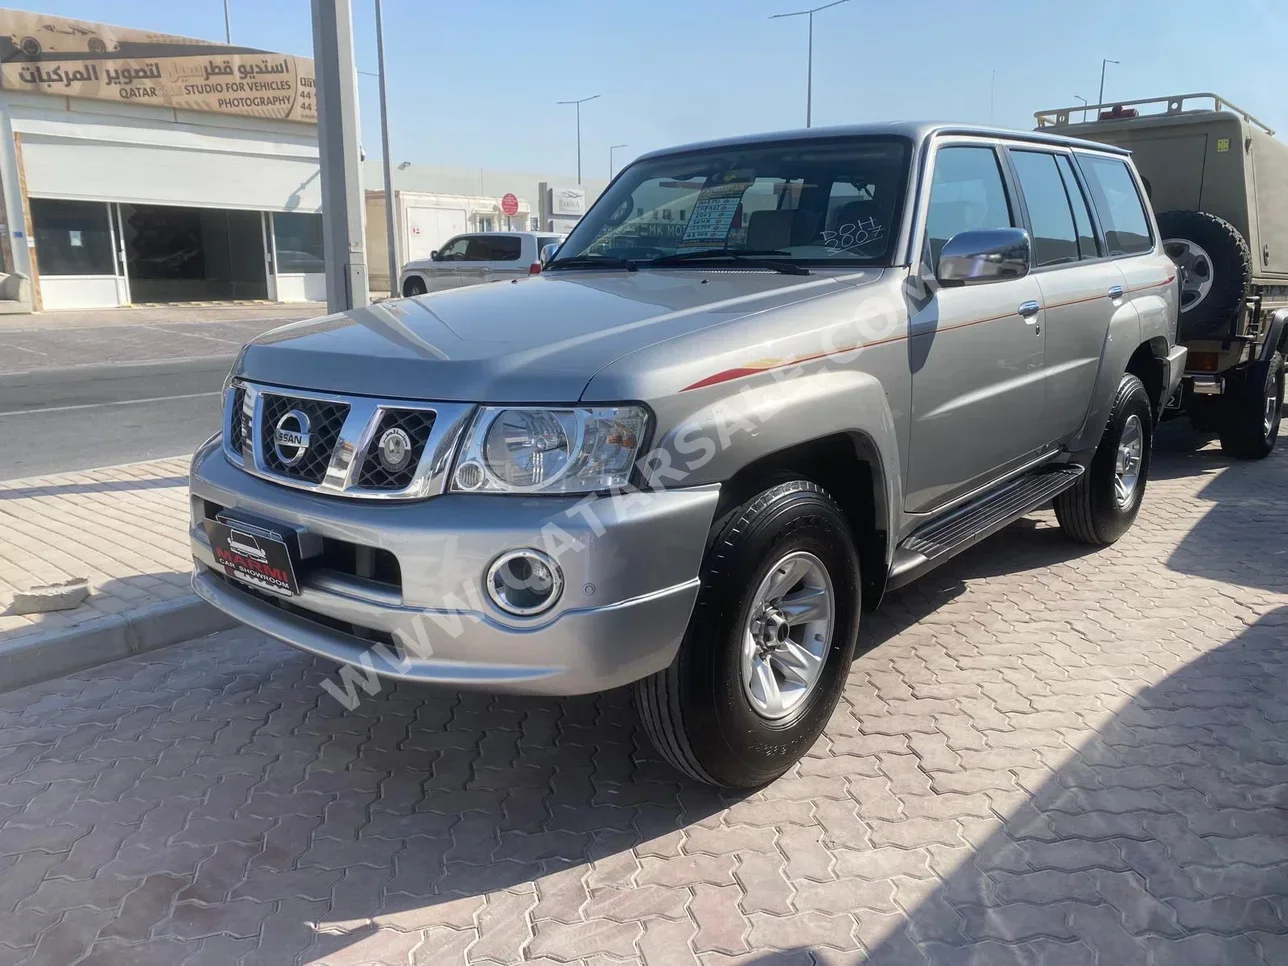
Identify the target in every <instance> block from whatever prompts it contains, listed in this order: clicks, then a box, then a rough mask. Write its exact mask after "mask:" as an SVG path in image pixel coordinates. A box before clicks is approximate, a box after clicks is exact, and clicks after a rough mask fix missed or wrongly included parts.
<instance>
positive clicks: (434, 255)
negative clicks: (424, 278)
mask: <svg viewBox="0 0 1288 966" xmlns="http://www.w3.org/2000/svg"><path fill="white" fill-rule="evenodd" d="M429 260H430V261H431V262H436V261H438V249H437V248H435V249H434V250H433V251H432V252H430V253H429Z"/></svg>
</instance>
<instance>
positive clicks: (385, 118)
mask: <svg viewBox="0 0 1288 966" xmlns="http://www.w3.org/2000/svg"><path fill="white" fill-rule="evenodd" d="M376 70H377V71H379V74H380V154H381V164H382V166H383V167H384V169H385V247H386V251H387V254H388V262H389V294H390V295H392V296H393V297H394V298H397V297H398V296H399V295H401V294H402V293H401V292H399V291H398V276H399V274H400V273H401V271H402V261H401V260H400V259H399V258H398V231H397V228H396V227H395V225H396V222H395V219H396V218H397V216H398V215H397V211H396V210H395V208H394V172H393V167H392V165H393V162H392V161H391V160H390V156H389V100H388V97H387V96H386V94H385V18H384V13H383V12H382V11H381V9H380V0H376Z"/></svg>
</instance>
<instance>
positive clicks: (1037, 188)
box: [1011, 150, 1078, 268]
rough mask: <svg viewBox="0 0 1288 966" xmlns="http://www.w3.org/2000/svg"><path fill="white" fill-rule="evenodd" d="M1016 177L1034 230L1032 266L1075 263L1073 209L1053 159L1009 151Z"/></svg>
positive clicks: (1076, 247)
mask: <svg viewBox="0 0 1288 966" xmlns="http://www.w3.org/2000/svg"><path fill="white" fill-rule="evenodd" d="M1011 160H1012V161H1013V162H1015V173H1016V174H1017V175H1018V176H1019V179H1020V190H1021V191H1022V192H1024V204H1025V206H1026V207H1027V208H1028V210H1029V224H1030V225H1031V226H1032V228H1033V264H1034V265H1035V266H1037V267H1039V268H1040V267H1041V266H1043V265H1062V264H1065V263H1068V262H1076V261H1077V260H1078V235H1077V232H1076V231H1075V229H1074V227H1073V209H1072V208H1070V207H1069V196H1068V194H1066V193H1065V190H1064V181H1063V180H1062V179H1061V178H1060V169H1059V168H1057V167H1056V164H1055V155H1054V154H1047V153H1046V152H1045V151H1016V150H1012V151H1011Z"/></svg>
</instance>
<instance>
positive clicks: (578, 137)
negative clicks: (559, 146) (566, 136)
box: [555, 94, 599, 184]
mask: <svg viewBox="0 0 1288 966" xmlns="http://www.w3.org/2000/svg"><path fill="white" fill-rule="evenodd" d="M598 96H599V95H598V94H591V95H590V97H583V98H580V99H578V100H575V101H555V103H556V104H575V105H576V107H577V184H581V105H583V104H585V103H586V102H587V101H593V100H594V99H595V98H597V97H598Z"/></svg>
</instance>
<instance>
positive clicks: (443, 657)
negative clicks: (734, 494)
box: [190, 441, 719, 695]
mask: <svg viewBox="0 0 1288 966" xmlns="http://www.w3.org/2000/svg"><path fill="white" fill-rule="evenodd" d="M191 494H192V500H191V505H192V521H191V531H190V537H191V543H192V552H193V559H194V563H195V572H194V575H193V589H194V590H195V591H196V592H197V593H198V594H199V595H200V596H201V597H203V598H204V599H205V600H207V601H209V602H210V603H211V604H213V605H214V606H215V607H217V608H219V609H220V610H222V611H224V612H225V613H227V614H230V615H231V616H233V617H235V618H237V619H238V620H240V621H242V622H244V623H246V624H249V625H250V626H252V627H255V628H257V629H258V630H261V631H263V632H264V633H266V634H269V635H271V636H272V637H276V638H278V639H279V640H282V641H285V642H286V643H288V644H291V645H294V646H295V647H298V648H301V649H303V650H305V651H309V652H312V653H314V654H318V655H321V656H323V657H327V658H330V659H331V660H334V661H338V662H341V663H344V664H353V665H360V666H362V667H363V668H364V669H370V670H373V671H375V672H376V673H378V674H383V675H387V676H390V677H397V678H402V679H406V680H414V681H424V682H432V683H438V684H446V685H451V686H454V687H477V688H483V689H487V690H492V691H509V692H521V693H540V694H558V695H568V694H585V693H590V692H596V691H603V690H607V689H610V688H614V687H618V686H620V685H623V684H629V683H630V682H632V681H635V680H638V679H639V678H641V677H645V676H647V675H648V674H651V673H653V672H654V671H658V670H660V669H662V668H664V667H666V666H667V665H668V664H670V663H671V661H672V659H673V658H674V656H675V652H676V649H677V648H678V647H679V644H680V640H681V638H682V637H683V635H684V631H685V628H686V627H687V625H688V621H689V615H690V613H691V612H692V609H693V604H694V601H695V599H696V597H697V592H698V571H699V568H700V566H701V563H702V554H703V551H704V549H705V544H706V536H707V532H708V530H709V529H710V526H711V521H712V518H713V516H714V514H715V507H716V500H717V498H718V496H719V487H718V486H705V487H695V488H692V489H682V490H672V491H667V492H660V493H647V494H643V493H642V494H632V495H626V496H624V497H618V498H613V497H604V498H598V499H595V500H593V501H579V500H578V499H577V498H574V497H566V498H561V497H543V498H529V497H516V496H483V495H475V494H448V495H444V496H439V497H435V498H433V499H429V500H419V501H408V502H405V503H382V504H380V505H372V504H371V503H370V502H369V501H360V500H349V499H344V498H337V497H327V496H320V495H315V494H311V493H306V492H301V491H297V490H292V489H289V488H287V487H282V486H277V485H275V484H273V483H270V482H268V481H265V480H261V479H258V478H256V477H253V476H251V475H250V474H248V473H246V472H244V471H242V470H240V469H238V468H237V467H235V466H233V465H232V464H231V463H229V462H228V460H227V459H226V458H225V456H224V455H223V452H222V450H221V449H220V448H219V445H218V442H217V441H215V442H214V443H212V444H208V445H206V446H204V447H202V449H201V450H199V451H198V452H197V455H196V456H195V457H194V458H193V465H192V477H191ZM208 504H214V505H215V506H217V507H220V508H224V509H230V510H233V509H240V510H243V511H245V512H247V513H251V514H255V515H258V516H262V517H267V518H269V519H271V520H276V521H279V522H281V523H284V524H290V525H294V526H298V527H304V528H305V529H307V530H308V531H309V532H310V533H313V534H316V535H318V536H319V537H322V538H324V539H325V538H329V539H331V540H335V541H344V542H347V543H350V544H354V545H357V546H361V547H367V548H373V549H375V550H377V551H387V552H389V553H391V554H393V555H394V557H396V558H397V561H398V565H399V570H400V573H401V586H393V585H390V584H387V583H381V584H376V583H373V582H372V581H369V580H364V579H363V578H361V577H357V576H353V575H345V574H338V573H334V572H330V571H325V570H320V571H316V572H311V573H304V574H302V575H301V576H300V595H299V596H298V597H296V598H292V599H291V600H290V602H289V603H290V604H291V605H292V606H291V608H290V609H289V610H287V609H284V608H282V607H281V606H278V605H277V604H275V603H274V602H273V601H272V600H271V599H268V598H265V597H264V596H262V595H260V594H258V593H256V592H254V591H252V590H250V589H248V588H245V587H244V586H243V585H241V584H238V583H236V582H235V581H232V580H230V579H228V578H227V577H225V576H224V574H223V570H222V568H220V567H218V566H217V565H216V564H215V561H214V557H213V555H212V553H211V550H210V544H209V542H208V540H207V537H206V532H205V528H204V525H203V521H204V519H205V516H206V513H207V507H208ZM552 541H553V544H552ZM552 546H554V547H556V548H557V547H561V546H562V547H564V548H565V549H563V550H562V551H560V552H558V553H556V554H555V556H556V557H557V559H558V561H559V564H560V566H561V567H562V568H563V571H564V576H565V589H564V592H563V595H562V597H561V599H560V600H559V601H558V603H557V604H556V605H555V606H554V607H553V608H552V609H551V610H550V611H548V612H547V613H544V614H541V615H539V616H537V617H533V618H517V617H512V616H509V615H507V614H505V613H504V612H503V611H501V610H500V609H499V608H496V607H495V606H494V605H493V604H492V603H491V601H490V599H488V598H487V596H486V595H485V593H484V591H483V577H484V574H485V573H486V571H487V568H488V566H489V565H490V564H491V563H492V561H493V560H495V559H496V558H497V557H498V556H499V555H500V554H502V553H504V552H505V551H507V550H512V549H515V548H522V547H536V548H538V549H547V550H549V549H551V547H552ZM342 628H345V629H342ZM348 631H352V633H349V632H348ZM387 638H392V641H391V646H383V645H376V646H373V640H377V641H381V640H385V639H387Z"/></svg>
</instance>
